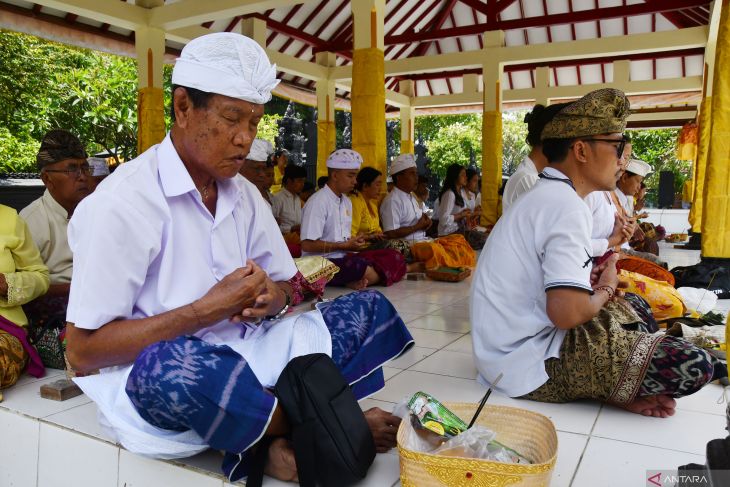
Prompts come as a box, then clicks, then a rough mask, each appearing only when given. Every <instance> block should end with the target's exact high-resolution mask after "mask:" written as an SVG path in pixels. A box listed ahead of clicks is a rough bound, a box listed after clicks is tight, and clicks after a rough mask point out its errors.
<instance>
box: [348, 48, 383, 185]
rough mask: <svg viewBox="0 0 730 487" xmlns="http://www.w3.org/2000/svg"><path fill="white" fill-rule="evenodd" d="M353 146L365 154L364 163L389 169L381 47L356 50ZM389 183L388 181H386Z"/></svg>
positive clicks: (353, 79) (377, 167)
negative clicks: (387, 162)
mask: <svg viewBox="0 0 730 487" xmlns="http://www.w3.org/2000/svg"><path fill="white" fill-rule="evenodd" d="M350 100H351V103H350V104H351V106H352V149H353V150H355V151H357V152H358V153H360V155H362V158H363V161H364V164H363V166H370V167H374V168H375V169H377V170H378V171H380V172H381V173H382V174H387V173H388V167H387V164H386V158H387V150H386V141H385V65H384V56H383V51H382V50H380V49H378V48H372V47H371V48H367V49H355V50H354V51H353V53H352V91H351V95H350ZM383 184H385V183H383Z"/></svg>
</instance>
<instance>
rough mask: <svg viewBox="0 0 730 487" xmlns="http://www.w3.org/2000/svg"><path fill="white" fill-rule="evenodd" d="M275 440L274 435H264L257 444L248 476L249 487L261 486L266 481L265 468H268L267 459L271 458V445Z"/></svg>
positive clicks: (247, 483) (247, 484)
mask: <svg viewBox="0 0 730 487" xmlns="http://www.w3.org/2000/svg"><path fill="white" fill-rule="evenodd" d="M272 441H274V438H273V437H272V436H264V437H263V438H261V441H259V442H258V445H257V446H256V453H255V454H254V456H253V459H252V462H251V469H250V470H249V472H248V477H246V486H247V487H261V485H262V484H263V482H264V469H265V468H266V460H268V458H269V446H271V442H272Z"/></svg>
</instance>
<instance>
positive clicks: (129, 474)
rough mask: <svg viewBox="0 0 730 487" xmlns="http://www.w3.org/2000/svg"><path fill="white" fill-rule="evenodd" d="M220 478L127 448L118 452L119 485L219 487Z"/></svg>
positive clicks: (137, 486)
mask: <svg viewBox="0 0 730 487" xmlns="http://www.w3.org/2000/svg"><path fill="white" fill-rule="evenodd" d="M222 484H223V480H222V478H215V477H211V476H209V475H205V474H202V473H200V472H196V471H194V470H192V469H190V468H185V467H182V466H178V465H172V464H170V463H167V462H161V461H159V460H151V459H149V458H144V457H141V456H139V455H135V454H134V453H130V452H128V451H127V450H121V451H120V454H119V484H118V485H119V487H158V486H162V485H170V486H175V487H221V485H222Z"/></svg>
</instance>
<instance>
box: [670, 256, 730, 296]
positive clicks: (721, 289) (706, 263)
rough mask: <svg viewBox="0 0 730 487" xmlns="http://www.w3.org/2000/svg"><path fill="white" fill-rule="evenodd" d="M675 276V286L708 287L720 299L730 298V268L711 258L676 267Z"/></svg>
mask: <svg viewBox="0 0 730 487" xmlns="http://www.w3.org/2000/svg"><path fill="white" fill-rule="evenodd" d="M671 273H672V275H673V276H674V280H675V284H674V287H676V288H680V287H685V286H686V287H697V288H700V289H708V290H709V291H710V292H713V293H715V294H716V295H717V297H718V298H719V299H728V298H730V269H728V267H725V266H723V265H720V264H718V263H716V262H712V261H711V260H709V259H707V260H703V261H702V262H700V263H698V264H695V265H691V266H687V267H675V268H674V269H672V270H671Z"/></svg>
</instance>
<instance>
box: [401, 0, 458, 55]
mask: <svg viewBox="0 0 730 487" xmlns="http://www.w3.org/2000/svg"><path fill="white" fill-rule="evenodd" d="M454 4H456V0H447V1H446V3H444V5H443V7H442V8H441V11H440V12H439V13H437V14H436V16H435V17H434V19H433V20H432V21H431V22H429V24H430V25H429V26H428V29H429V30H437V29H440V28H441V27H442V26H443V25H444V22H446V19H448V18H449V14H451V11H452V10H453V8H454ZM437 44H438V43H437ZM430 46H431V42H430V41H429V42H424V43H422V44H421V45H419V46H418V47H417V48H416V49H415V50H414V51H413V53H412V54H411V56H423V55H424V54H425V53H426V51H428V48H429V47H430ZM439 50H440V49H439ZM439 54H441V53H440V52H439Z"/></svg>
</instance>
